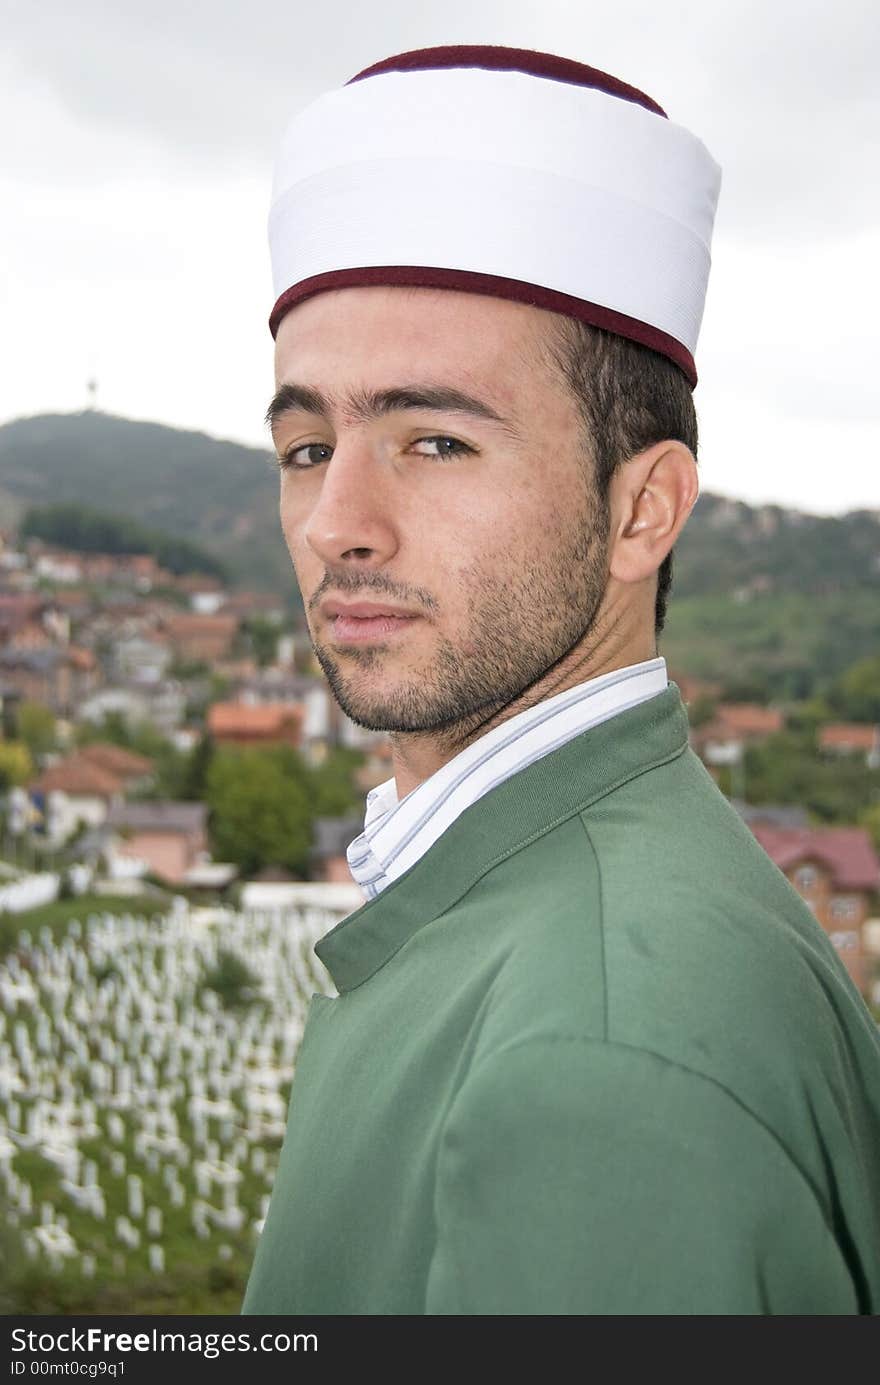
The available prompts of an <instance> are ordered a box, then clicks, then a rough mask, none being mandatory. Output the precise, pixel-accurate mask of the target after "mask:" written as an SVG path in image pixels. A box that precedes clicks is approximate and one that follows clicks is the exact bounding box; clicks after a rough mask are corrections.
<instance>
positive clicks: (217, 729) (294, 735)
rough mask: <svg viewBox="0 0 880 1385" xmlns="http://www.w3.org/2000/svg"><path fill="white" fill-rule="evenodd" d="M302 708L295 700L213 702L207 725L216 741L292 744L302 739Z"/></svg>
mask: <svg viewBox="0 0 880 1385" xmlns="http://www.w3.org/2000/svg"><path fill="white" fill-rule="evenodd" d="M304 718H305V708H304V707H303V706H302V705H301V704H300V703H297V702H264V703H249V702H214V703H212V704H211V706H210V707H209V708H208V716H207V729H208V733H209V735H210V736H211V737H212V738H213V739H214V740H215V741H216V742H217V744H218V745H240V746H260V745H292V746H294V747H296V748H297V749H298V748H299V747H300V745H301V742H302V728H303V720H304Z"/></svg>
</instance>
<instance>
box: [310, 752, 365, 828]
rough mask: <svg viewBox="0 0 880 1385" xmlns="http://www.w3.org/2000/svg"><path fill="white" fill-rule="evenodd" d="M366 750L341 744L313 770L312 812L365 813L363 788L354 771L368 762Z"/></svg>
mask: <svg viewBox="0 0 880 1385" xmlns="http://www.w3.org/2000/svg"><path fill="white" fill-rule="evenodd" d="M364 759H365V756H364V752H363V751H362V750H355V749H354V748H353V747H350V746H342V745H337V746H334V747H333V748H332V749H331V750H330V751H328V753H327V756H326V758H325V759H324V760H322V762H321V764H320V765H318V766H317V767H316V768H314V769H313V770H312V771H311V782H312V812H313V813H314V815H315V817H327V818H335V817H346V816H348V815H349V814H350V813H362V812H363V808H364V793H363V790H362V789H361V788H360V787H359V786H358V785H357V784H356V782H355V778H354V772H355V770H356V769H358V768H359V767H360V766H361V765H362V764H363V763H364Z"/></svg>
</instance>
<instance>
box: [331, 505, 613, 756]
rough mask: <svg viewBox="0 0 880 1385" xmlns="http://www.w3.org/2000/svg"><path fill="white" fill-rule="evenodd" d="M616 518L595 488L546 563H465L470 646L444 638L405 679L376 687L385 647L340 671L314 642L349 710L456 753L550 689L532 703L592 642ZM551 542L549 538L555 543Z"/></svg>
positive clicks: (363, 651) (351, 653) (350, 658)
mask: <svg viewBox="0 0 880 1385" xmlns="http://www.w3.org/2000/svg"><path fill="white" fill-rule="evenodd" d="M609 524H610V519H609V512H608V504H607V497H606V498H605V501H604V503H602V502H599V501H598V498H597V497H596V496H595V495H593V494H590V495H589V497H588V499H587V502H586V503H585V504H584V508H583V511H582V512H581V513H580V514H579V515H577V516H575V517H574V518H573V519H572V521H571V524H570V528H569V529H568V531H567V532H566V533H565V534H563V535H561V536H558V547H557V550H556V552H553V553H550V554H548V556H547V558H546V559H545V560H543V561H540V562H532V563H531V564H529V565H528V566H526V567H522V568H520V569H518V570H517V571H516V572H515V573H513V574H505V576H504V578H503V579H499V578H498V577H497V575H493V574H492V573H490V572H487V571H486V570H484V569H483V568H482V567H481V566H480V564H479V563H475V564H473V565H472V566H471V567H470V568H469V569H466V570H465V571H464V573H463V574H462V581H463V583H464V585H465V586H466V588H467V590H468V591H470V592H472V593H473V594H474V595H473V598H472V601H471V608H470V617H469V621H468V628H467V631H466V633H465V636H464V638H463V640H462V644H463V645H465V646H466V648H467V650H468V652H467V653H465V652H464V651H463V650H462V649H461V648H459V647H458V646H457V645H456V644H454V643H453V642H452V641H451V640H449V639H448V638H447V637H446V636H443V635H439V637H438V640H437V644H436V649H435V652H434V655H433V658H432V660H431V663H430V666H429V667H428V668H426V669H425V670H424V672H423V673H420V674H419V675H418V676H410V678H409V680H408V681H407V680H406V679H405V678H402V679H401V680H400V681H396V682H395V683H394V684H393V685H391V686H389V687H386V688H380V689H377V688H375V687H374V686H371V685H370V675H371V674H372V673H373V672H375V671H378V672H380V673H381V670H382V668H383V664H385V663H386V662H387V660H388V657H389V655H388V646H387V645H371V646H370V647H369V648H367V647H364V648H359V647H357V646H351V648H350V649H348V650H347V651H346V655H345V662H346V667H345V668H344V669H343V666H342V663H341V661H339V660H338V659H337V658H336V657H335V656H334V655H332V654H331V653H330V651H329V650H328V648H327V647H326V646H325V645H322V644H320V643H318V642H316V641H315V640H314V639H312V648H313V649H314V652H315V657H316V659H317V660H318V663H319V664H320V666H321V668H322V670H323V672H324V674H325V676H326V678H327V682H328V683H329V685H330V690H331V692H332V693H333V696H334V698H335V699H336V701H337V702H338V704H339V706H340V707H341V708H342V711H343V712H344V713H345V715H346V716H347V717H348V718H349V719H350V720H351V721H353V722H354V723H355V724H356V725H357V726H362V727H364V728H366V729H367V730H369V731H385V732H389V733H392V734H393V733H407V734H411V735H419V734H422V735H425V736H430V737H431V738H432V739H433V738H439V739H440V740H441V741H446V742H447V743H448V745H449V747H450V749H455V748H456V747H457V746H460V745H462V744H466V743H467V741H468V740H469V739H472V738H473V736H474V733H475V732H476V731H477V730H478V729H479V728H480V727H481V726H484V725H486V723H488V722H493V723H494V722H495V721H496V720H498V719H503V717H502V718H499V714H500V713H503V712H504V709H505V708H507V707H509V706H511V704H515V703H517V702H522V703H523V706H529V705H532V702H534V701H540V700H542V697H545V696H550V695H552V694H551V693H550V692H549V691H548V692H544V693H541V692H539V693H538V695H536V696H534V697H533V698H532V699H531V700H529V693H530V691H531V690H532V689H534V688H535V685H536V684H538V683H540V682H541V681H542V680H543V679H545V678H548V676H550V675H552V672H553V670H554V669H555V667H556V666H557V665H559V664H560V663H561V662H562V661H563V660H564V659H565V658H566V656H567V655H569V654H570V653H571V652H572V651H573V650H575V649H577V648H579V647H586V646H587V644H588V642H589V637H590V635H591V633H592V632H593V631H594V626H595V623H596V616H597V613H598V611H599V608H600V606H601V603H602V597H603V596H604V593H605V587H606V583H607V577H608V574H607V545H608V531H609ZM551 542H552V539H551V536H549V535H548V547H549V546H550V544H551ZM471 651H472V652H471ZM351 665H354V666H355V671H354V672H352V671H350V670H351ZM514 710H518V709H514ZM511 714H513V713H512V712H511Z"/></svg>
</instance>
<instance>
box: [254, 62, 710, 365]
mask: <svg viewBox="0 0 880 1385" xmlns="http://www.w3.org/2000/svg"><path fill="white" fill-rule="evenodd" d="M720 184H721V169H720V168H719V166H718V164H717V163H716V162H715V160H714V159H713V158H712V156H711V154H710V153H709V151H708V150H707V149H706V147H705V145H704V144H703V143H702V142H701V141H700V140H699V139H697V138H696V136H694V135H692V134H691V133H690V131H688V130H686V129H684V128H683V127H682V126H680V125H676V124H674V123H673V122H672V121H670V120H666V119H664V117H663V116H660V115H657V114H655V113H654V112H653V111H649V110H647V109H646V108H645V107H643V106H640V105H636V104H635V103H634V102H632V101H627V100H624V99H622V98H621V97H619V96H612V95H609V94H608V93H606V92H604V91H599V90H596V89H594V88H591V87H582V86H575V85H572V84H570V83H564V82H560V81H556V80H553V79H550V78H545V77H536V76H531V75H528V74H525V73H520V72H509V71H492V70H486V69H482V68H479V69H477V68H447V69H439V70H419V71H414V72H387V73H380V74H377V75H376V76H372V77H366V78H363V79H361V80H360V81H356V82H353V83H351V84H350V85H348V86H344V87H342V88H341V89H340V90H338V91H333V92H330V93H328V94H327V95H324V96H321V97H320V98H319V99H318V100H316V101H314V102H313V103H312V104H311V105H309V106H308V107H307V108H306V109H305V110H303V111H302V112H300V113H299V114H298V115H297V116H296V117H295V118H294V119H293V120H292V121H291V123H290V124H289V126H288V128H287V130H286V132H285V135H284V138H283V141H282V145H281V150H280V153H279V156H278V160H277V163H276V169H275V180H274V187H273V194H272V208H271V212H270V217H269V242H270V248H271V255H272V271H273V280H274V290H275V297H276V300H277V298H279V297H280V296H281V294H282V293H284V292H285V291H286V290H287V289H289V288H291V287H292V286H294V285H295V284H299V283H301V282H302V281H303V280H304V279H308V278H311V277H312V276H313V275H318V274H325V273H328V272H330V271H334V270H341V269H359V268H364V267H373V266H380V265H382V266H385V265H401V266H405V265H413V266H419V267H425V266H427V267H431V268H437V269H450V270H465V271H471V272H476V273H481V274H491V275H499V276H501V277H503V278H508V279H516V280H520V281H522V282H523V283H527V284H535V285H538V286H539V287H542V288H546V289H551V290H555V291H557V292H560V293H565V294H570V295H572V296H573V297H575V298H579V299H582V300H584V301H586V302H588V303H597V304H599V305H601V306H602V307H605V308H610V309H613V310H614V311H617V312H621V313H625V314H627V315H628V316H630V317H633V318H636V319H637V320H638V321H641V322H644V323H647V324H649V325H650V326H652V327H656V328H658V329H659V330H660V331H663V332H667V333H669V335H670V336H671V337H673V338H674V339H675V340H676V341H679V342H681V343H682V344H683V345H684V346H686V347H687V349H688V350H689V351H690V352H692V353H693V351H694V349H695V347H696V344H697V336H698V334H699V329H700V322H701V319H702V315H703V304H704V301H705V295H706V284H707V280H708V276H709V266H710V262H711V257H710V244H711V237H712V226H713V222H714V217H715V209H716V205H717V201H718V193H719V189H720Z"/></svg>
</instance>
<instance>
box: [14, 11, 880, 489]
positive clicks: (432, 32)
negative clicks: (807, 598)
mask: <svg viewBox="0 0 880 1385" xmlns="http://www.w3.org/2000/svg"><path fill="white" fill-rule="evenodd" d="M0 21H2V22H0V130H2V135H0V209H2V216H0V324H2V326H0V422H5V421H7V420H8V419H12V418H17V417H20V416H22V415H27V414H35V413H43V412H66V411H70V410H78V409H81V408H83V407H84V406H85V404H86V402H87V381H88V379H89V378H90V376H92V375H93V374H94V375H95V376H96V378H97V381H98V406H99V407H100V408H103V409H105V410H106V411H108V412H110V413H114V414H122V415H125V416H128V417H131V418H140V419H150V420H155V421H157V422H161V423H168V424H172V425H175V426H179V427H184V428H196V429H200V430H202V431H204V432H207V433H210V434H213V435H214V436H216V437H224V438H232V439H235V440H237V441H241V442H246V443H253V444H257V445H261V446H268V435H267V433H266V431H265V429H264V427H263V424H262V417H263V414H264V412H265V408H266V404H267V403H268V398H269V395H270V393H271V390H272V341H271V337H270V335H269V331H268V328H267V325H266V320H267V318H268V314H269V311H270V309H271V306H272V291H271V278H270V269H269V256H268V249H267V241H266V219H267V214H268V202H269V192H270V182H271V173H272V163H273V160H274V156H275V152H276V148H277V145H278V141H279V139H280V136H281V133H282V131H283V128H284V126H285V124H286V122H287V120H288V118H289V117H290V115H292V114H293V112H294V111H295V110H296V109H297V108H299V107H300V106H301V105H303V104H305V103H306V102H307V101H309V100H311V99H313V98H314V97H315V96H317V95H319V94H320V93H321V92H323V91H325V90H328V89H329V88H331V87H336V86H339V85H341V84H342V83H344V82H345V81H346V80H347V79H348V78H349V77H351V76H352V75H353V74H354V73H355V72H357V71H359V70H360V69H361V68H363V67H366V66H367V65H369V64H370V63H372V62H375V61H377V60H378V59H380V58H383V57H387V56H388V55H390V54H392V53H397V52H401V51H404V50H405V49H409V48H419V47H426V46H429V45H432V44H442V43H502V44H511V45H514V46H518V47H526V48H535V49H540V50H543V51H545V52H555V53H560V54H564V55H566V56H568V57H572V58H576V59H578V60H580V61H581V62H586V63H589V64H591V65H592V66H593V67H598V68H601V69H604V70H605V71H607V72H610V73H613V74H614V75H615V76H618V77H620V78H622V79H623V80H624V81H627V82H630V83H631V84H632V85H634V86H636V87H640V88H641V89H642V90H643V91H645V92H647V93H648V94H649V95H651V96H653V97H654V98H655V100H657V101H659V103H660V105H661V106H663V107H664V109H665V110H666V111H667V113H668V115H669V116H670V118H671V119H673V120H675V121H676V122H678V123H680V124H683V125H686V126H687V127H688V128H689V129H691V130H692V131H694V133H695V134H697V135H699V137H700V138H701V139H702V140H703V141H704V143H705V144H706V145H707V146H708V148H709V150H710V152H711V153H712V154H713V156H714V157H715V158H716V159H717V160H718V162H719V163H720V164H721V166H722V169H723V179H722V187H721V197H720V202H719V208H718V215H717V219H716V226H715V238H714V243H713V266H712V272H711V276H710V281H709V290H708V297H707V303H706V311H705V316H704V319H703V328H702V332H701V336H700V341H699V345H698V347H697V353H696V359H697V368H698V371H699V375H700V382H699V384H698V386H697V391H696V396H695V398H696V404H697V411H698V416H699V421H700V432H701V442H700V459H699V460H700V472H701V477H702V481H701V484H702V488H703V489H704V490H711V491H717V492H721V493H722V494H726V495H731V496H736V497H740V498H742V499H745V500H749V501H752V502H755V501H772V502H776V503H779V504H784V505H789V506H795V507H797V508H800V509H804V510H810V511H814V512H816V513H825V514H840V513H843V512H844V511H846V510H849V509H854V508H858V507H869V508H880V407H878V406H880V391H878V386H877V373H878V370H877V363H878V361H880V326H878V324H880V271H878V264H880V179H878V136H880V89H878V80H877V74H878V71H880V6H878V5H877V3H876V0H837V2H836V3H835V4H834V5H831V4H830V3H828V0H822V3H817V2H816V0H754V2H753V0H700V2H699V3H694V2H693V0H687V2H685V0H665V3H664V4H662V5H658V4H657V3H656V0H615V3H614V5H613V6H612V5H609V4H608V3H607V0H602V3H599V0H540V4H536V3H535V0H528V2H527V3H526V2H525V0H425V4H424V6H423V7H421V8H420V7H419V6H417V5H415V4H414V3H413V0H372V3H370V4H366V5H365V4H361V3H356V0H321V3H319V4H312V3H309V4H302V3H298V0H283V2H282V0H247V3H243V2H242V0H76V3H70V0H38V2H35V0H0Z"/></svg>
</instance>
